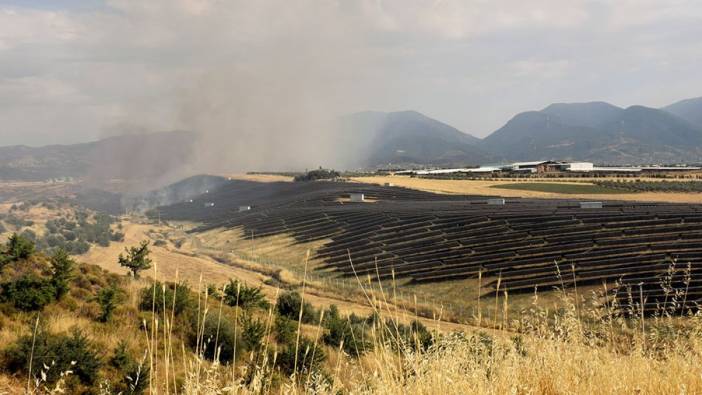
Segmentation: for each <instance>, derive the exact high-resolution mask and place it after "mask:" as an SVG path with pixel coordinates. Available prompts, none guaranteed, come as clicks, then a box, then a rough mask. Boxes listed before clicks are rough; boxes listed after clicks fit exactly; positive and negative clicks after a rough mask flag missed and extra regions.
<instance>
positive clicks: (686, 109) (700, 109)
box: [661, 97, 702, 128]
mask: <svg viewBox="0 0 702 395" xmlns="http://www.w3.org/2000/svg"><path fill="white" fill-rule="evenodd" d="M661 110H664V111H667V112H669V113H671V114H673V115H676V116H678V117H680V118H682V119H684V120H686V121H688V122H690V123H691V124H693V125H696V126H698V127H700V128H702V97H698V98H695V99H687V100H681V101H679V102H677V103H673V104H671V105H669V106H667V107H663V108H662V109H661Z"/></svg>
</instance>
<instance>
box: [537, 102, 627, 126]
mask: <svg viewBox="0 0 702 395" xmlns="http://www.w3.org/2000/svg"><path fill="white" fill-rule="evenodd" d="M623 111H624V109H622V108H620V107H617V106H615V105H612V104H609V103H605V102H601V101H600V102H590V103H554V104H551V105H550V106H548V107H546V108H544V109H543V110H541V112H542V113H544V114H548V115H553V116H556V117H558V118H559V119H560V120H561V121H562V122H563V123H565V124H568V125H572V126H586V127H590V128H594V127H598V126H601V125H603V124H605V123H607V122H610V121H612V120H613V119H615V118H616V117H618V116H619V115H621V113H622V112H623Z"/></svg>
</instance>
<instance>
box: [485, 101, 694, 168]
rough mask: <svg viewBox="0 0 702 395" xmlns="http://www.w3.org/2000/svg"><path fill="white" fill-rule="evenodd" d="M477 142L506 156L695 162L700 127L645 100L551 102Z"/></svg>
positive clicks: (512, 158) (634, 162)
mask: <svg viewBox="0 0 702 395" xmlns="http://www.w3.org/2000/svg"><path fill="white" fill-rule="evenodd" d="M480 146H481V147H482V148H485V149H486V150H488V151H490V152H493V153H499V154H501V155H503V156H504V157H505V158H508V159H510V160H537V159H572V160H587V161H593V162H598V163H611V164H637V163H675V162H681V161H683V162H698V161H699V160H700V154H701V153H702V127H696V126H694V125H692V124H691V123H689V122H687V121H686V120H684V119H682V118H679V117H678V116H676V115H673V114H671V113H668V112H666V111H663V110H658V109H654V108H649V107H644V106H631V107H628V108H626V109H621V108H619V107H616V106H612V105H610V104H607V103H602V102H594V103H572V104H553V105H550V106H548V107H546V108H545V109H543V110H541V111H531V112H525V113H521V114H518V115H516V116H515V117H514V118H512V119H511V120H510V121H509V122H507V124H505V125H504V126H503V127H502V128H500V129H498V130H497V131H495V132H494V133H492V134H491V135H489V136H488V137H486V138H485V139H484V140H483V142H482V143H481V144H480Z"/></svg>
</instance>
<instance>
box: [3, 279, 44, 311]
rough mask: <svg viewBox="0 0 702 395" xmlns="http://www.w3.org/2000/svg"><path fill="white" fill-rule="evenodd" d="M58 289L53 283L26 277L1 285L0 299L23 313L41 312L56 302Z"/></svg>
mask: <svg viewBox="0 0 702 395" xmlns="http://www.w3.org/2000/svg"><path fill="white" fill-rule="evenodd" d="M55 295H56V289H55V288H54V286H53V285H52V284H51V281H49V280H44V279H41V278H39V277H37V276H35V275H26V276H23V277H21V278H20V279H18V280H17V281H13V282H8V283H4V284H2V285H0V299H1V300H2V301H4V302H9V303H12V304H13V305H14V306H15V308H17V309H19V310H22V311H35V310H41V309H43V308H44V306H46V305H47V304H49V303H51V302H52V301H53V300H54V296H55Z"/></svg>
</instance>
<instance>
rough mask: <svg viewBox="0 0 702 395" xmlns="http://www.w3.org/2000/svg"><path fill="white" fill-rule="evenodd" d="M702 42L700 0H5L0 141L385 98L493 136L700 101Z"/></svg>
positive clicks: (43, 140) (253, 120)
mask: <svg viewBox="0 0 702 395" xmlns="http://www.w3.org/2000/svg"><path fill="white" fill-rule="evenodd" d="M700 37H702V1H699V0H688V1H686V0H601V1H585V0H533V1H523V0H509V1H499V0H463V1H451V0H445V1H441V0H433V1H419V0H387V1H386V0H358V1H352V0H337V1H311V0H280V1H275V0H255V1H254V0H133V1H132V0H104V1H99V0H43V1H42V0H15V1H7V0H0V145H11V144H28V145H43V144H52V143H72V142H78V141H88V140H93V139H96V138H98V137H101V136H106V135H112V134H118V133H126V132H135V131H158V130H171V129H219V130H220V133H233V134H236V135H237V136H242V135H241V134H238V133H239V132H238V131H236V130H235V129H237V128H241V127H243V128H246V129H247V132H248V133H249V134H246V133H245V134H243V136H249V137H250V136H251V135H255V134H256V133H258V132H256V131H257V130H258V129H259V128H261V129H264V128H280V129H285V128H286V125H288V124H291V123H293V124H297V126H298V127H299V128H305V127H307V125H309V124H311V123H312V121H311V119H312V118H314V117H315V116H328V115H338V114H343V113H348V112H355V111H360V110H371V109H372V110H383V111H391V110H404V109H414V110H417V111H420V112H423V113H425V114H426V115H429V116H431V117H434V118H437V119H439V120H442V121H444V122H447V123H449V124H451V125H453V126H455V127H457V128H459V129H461V130H463V131H465V132H467V133H471V134H474V135H476V136H485V135H486V134H488V133H490V132H492V131H494V130H495V129H496V128H498V127H500V126H501V125H502V124H504V123H505V122H506V121H507V120H508V119H509V118H510V117H511V116H512V115H514V114H515V113H517V112H520V111H525V110H530V109H540V108H542V107H544V106H546V105H547V104H549V103H551V102H564V101H591V100H605V101H609V102H612V103H613V104H617V105H621V106H627V105H631V104H644V105H649V106H662V105H665V104H668V103H670V102H673V101H676V100H678V99H682V98H689V97H696V96H702V73H700V61H701V60H702V41H701V40H700ZM297 118H304V120H298V119H297ZM239 119H245V121H244V122H242V123H241V124H239ZM241 125H244V126H241ZM198 131H200V130H198ZM265 135H266V136H267V137H266V138H270V137H271V136H273V135H274V134H265ZM249 137H246V138H249Z"/></svg>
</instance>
